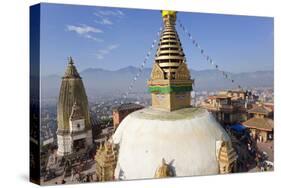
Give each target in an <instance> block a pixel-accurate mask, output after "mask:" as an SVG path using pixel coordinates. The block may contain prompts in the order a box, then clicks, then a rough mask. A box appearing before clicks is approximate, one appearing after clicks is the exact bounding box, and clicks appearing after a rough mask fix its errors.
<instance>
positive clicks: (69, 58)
mask: <svg viewBox="0 0 281 188" xmlns="http://www.w3.org/2000/svg"><path fill="white" fill-rule="evenodd" d="M68 63H69V64H70V65H73V64H74V62H73V59H72V57H71V56H69V57H68Z"/></svg>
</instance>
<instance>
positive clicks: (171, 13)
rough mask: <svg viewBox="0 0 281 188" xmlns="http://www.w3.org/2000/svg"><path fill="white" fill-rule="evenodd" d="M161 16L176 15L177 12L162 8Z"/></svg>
mask: <svg viewBox="0 0 281 188" xmlns="http://www.w3.org/2000/svg"><path fill="white" fill-rule="evenodd" d="M161 12H162V16H163V17H165V16H168V15H169V16H176V14H177V12H176V11H172V10H162V11H161Z"/></svg>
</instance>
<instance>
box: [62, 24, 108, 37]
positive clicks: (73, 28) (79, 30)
mask: <svg viewBox="0 0 281 188" xmlns="http://www.w3.org/2000/svg"><path fill="white" fill-rule="evenodd" d="M67 30H68V31H74V32H76V33H77V34H80V35H82V34H86V33H102V32H103V31H102V30H100V29H98V28H95V27H92V26H88V25H81V26H74V25H67Z"/></svg>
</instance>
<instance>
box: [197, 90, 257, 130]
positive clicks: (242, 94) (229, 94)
mask: <svg viewBox="0 0 281 188" xmlns="http://www.w3.org/2000/svg"><path fill="white" fill-rule="evenodd" d="M253 103H254V100H253V98H252V97H249V95H248V92H246V91H243V90H228V91H221V92H219V93H218V94H217V95H211V96H209V97H208V99H206V100H205V101H204V102H203V103H201V105H200V106H201V107H203V108H205V109H207V110H208V111H209V112H211V113H212V114H213V115H214V116H215V117H216V119H217V120H218V121H219V122H220V123H221V124H223V125H230V124H234V123H237V122H242V121H245V120H247V115H248V114H247V109H248V108H249V107H250V106H251V105H252V104H253Z"/></svg>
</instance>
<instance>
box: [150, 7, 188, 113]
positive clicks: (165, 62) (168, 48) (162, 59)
mask: <svg viewBox="0 0 281 188" xmlns="http://www.w3.org/2000/svg"><path fill="white" fill-rule="evenodd" d="M162 18H163V23H164V29H163V31H162V33H161V38H160V41H159V44H158V49H157V52H156V55H155V60H154V65H153V69H152V72H151V77H150V80H149V81H148V86H149V91H150V92H151V95H152V107H154V108H159V109H164V110H168V111H173V110H178V109H181V108H186V107H189V106H190V92H191V91H192V84H193V80H191V79H190V73H189V70H188V68H187V65H186V63H185V62H186V59H185V55H184V52H183V49H182V46H181V42H180V39H179V36H178V34H177V31H176V28H175V25H176V12H175V11H168V10H164V11H162Z"/></svg>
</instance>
